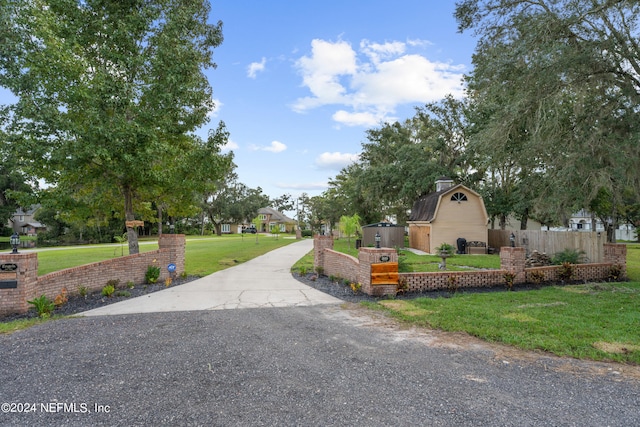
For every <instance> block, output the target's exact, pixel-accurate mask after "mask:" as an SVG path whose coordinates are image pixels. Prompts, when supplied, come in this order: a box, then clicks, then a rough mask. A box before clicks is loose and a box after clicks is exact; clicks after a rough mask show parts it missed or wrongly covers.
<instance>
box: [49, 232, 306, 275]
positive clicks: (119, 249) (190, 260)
mask: <svg viewBox="0 0 640 427" xmlns="http://www.w3.org/2000/svg"><path fill="white" fill-rule="evenodd" d="M286 237H288V238H286ZM295 241H296V240H295V239H292V238H291V236H285V235H280V236H279V237H278V238H276V237H273V236H266V235H258V240H257V242H258V243H256V236H255V235H251V236H242V235H224V236H219V237H218V236H213V237H212V236H209V237H197V236H196V237H191V236H188V237H187V247H186V260H185V271H186V273H187V274H188V275H194V276H206V275H208V274H211V273H213V272H216V271H219V270H223V269H225V268H228V267H231V266H233V265H236V264H239V263H242V262H245V261H248V260H250V259H252V258H255V257H257V256H259V255H262V254H264V253H266V252H269V251H271V250H273V249H276V248H279V247H281V246H284V245H288V244H290V243H292V242H295ZM156 249H158V243H157V241H141V242H140V252H147V251H152V250H156ZM37 252H38V275H43V274H47V273H51V272H53V271H59V270H62V269H65V268H70V267H76V266H79V265H84V264H89V263H92V262H98V261H104V260H106V259H110V258H115V257H119V256H121V254H124V255H128V253H129V250H128V247H127V245H126V244H124V245H120V244H111V245H89V246H81V247H78V246H69V247H64V248H60V247H56V248H45V249H39V250H37Z"/></svg>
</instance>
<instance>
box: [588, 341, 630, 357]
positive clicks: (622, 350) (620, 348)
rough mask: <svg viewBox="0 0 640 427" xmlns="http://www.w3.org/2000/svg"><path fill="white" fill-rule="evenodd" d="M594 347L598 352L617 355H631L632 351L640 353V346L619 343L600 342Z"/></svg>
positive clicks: (594, 344)
mask: <svg viewBox="0 0 640 427" xmlns="http://www.w3.org/2000/svg"><path fill="white" fill-rule="evenodd" d="M593 346H594V347H595V348H597V349H598V350H602V351H605V352H607V353H616V354H627V353H631V352H632V351H640V345H633V344H624V343H619V342H603V341H598V342H595V343H593Z"/></svg>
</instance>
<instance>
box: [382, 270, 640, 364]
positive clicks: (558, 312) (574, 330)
mask: <svg viewBox="0 0 640 427" xmlns="http://www.w3.org/2000/svg"><path fill="white" fill-rule="evenodd" d="M639 306H640V283H639V282H626V283H599V284H586V285H569V286H563V287H558V286H551V287H546V288H542V289H540V290H536V291H527V292H492V293H485V294H457V295H454V296H453V297H451V298H417V299H414V300H402V301H400V300H389V301H381V302H379V303H374V304H369V307H372V308H380V309H383V310H385V311H387V312H388V313H389V314H390V315H391V316H392V317H395V318H397V319H399V320H401V321H403V322H406V323H410V324H413V325H421V326H426V327H429V328H434V329H440V330H444V331H459V332H466V333H468V334H470V335H473V336H476V337H478V338H481V339H484V340H487V341H494V342H501V343H505V344H509V345H513V346H515V347H518V348H522V349H527V350H542V351H548V352H551V353H554V354H557V355H559V356H570V357H575V358H579V359H592V360H611V361H616V362H624V363H634V364H640V329H639V328H638V325H640V310H638V307H639Z"/></svg>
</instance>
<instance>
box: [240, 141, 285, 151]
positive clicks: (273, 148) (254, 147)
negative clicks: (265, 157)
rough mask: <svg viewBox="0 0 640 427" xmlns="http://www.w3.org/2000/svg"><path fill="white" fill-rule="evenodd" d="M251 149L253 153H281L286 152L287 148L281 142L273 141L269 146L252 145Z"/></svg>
mask: <svg viewBox="0 0 640 427" xmlns="http://www.w3.org/2000/svg"><path fill="white" fill-rule="evenodd" d="M249 149H250V150H253V151H270V152H272V153H280V152H282V151H284V150H286V149H287V146H286V145H285V144H283V143H282V142H280V141H271V144H270V145H267V146H259V145H255V144H252V145H250V146H249Z"/></svg>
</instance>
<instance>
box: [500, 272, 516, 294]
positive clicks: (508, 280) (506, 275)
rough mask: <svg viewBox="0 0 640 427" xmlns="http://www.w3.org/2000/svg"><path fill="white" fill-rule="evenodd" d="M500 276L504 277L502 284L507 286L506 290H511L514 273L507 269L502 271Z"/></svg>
mask: <svg viewBox="0 0 640 427" xmlns="http://www.w3.org/2000/svg"><path fill="white" fill-rule="evenodd" d="M502 277H504V284H505V286H506V287H507V290H509V291H511V290H513V281H514V280H515V278H516V275H515V273H513V272H511V271H507V272H506V273H504V275H503V276H502Z"/></svg>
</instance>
